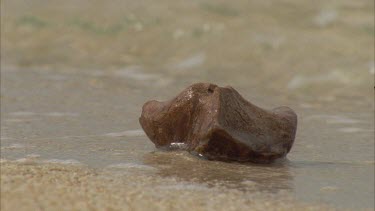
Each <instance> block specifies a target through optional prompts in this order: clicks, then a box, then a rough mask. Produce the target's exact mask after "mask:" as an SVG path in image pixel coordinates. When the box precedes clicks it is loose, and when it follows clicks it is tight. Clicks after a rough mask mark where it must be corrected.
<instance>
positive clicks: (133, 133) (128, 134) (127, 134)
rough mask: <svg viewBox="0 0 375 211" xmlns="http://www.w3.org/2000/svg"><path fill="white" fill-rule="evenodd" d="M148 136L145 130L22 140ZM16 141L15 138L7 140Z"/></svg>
mask: <svg viewBox="0 0 375 211" xmlns="http://www.w3.org/2000/svg"><path fill="white" fill-rule="evenodd" d="M145 135H146V134H145V133H144V132H143V130H126V131H122V132H113V133H105V134H97V135H78V136H60V137H42V138H22V140H50V139H67V138H86V137H103V136H104V137H141V136H145ZM7 139H15V138H7Z"/></svg>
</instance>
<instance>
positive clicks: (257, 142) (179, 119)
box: [139, 83, 297, 163]
mask: <svg viewBox="0 0 375 211" xmlns="http://www.w3.org/2000/svg"><path fill="white" fill-rule="evenodd" d="M139 122H140V124H141V126H142V128H143V130H144V131H145V132H146V134H147V136H148V137H149V138H150V140H151V141H152V142H153V143H154V144H155V146H156V147H157V148H171V149H173V148H180V149H185V150H188V151H190V152H192V153H195V154H199V155H202V156H204V157H206V158H207V159H210V160H222V161H241V162H245V161H250V162H256V163H270V162H272V161H274V160H275V159H278V158H282V157H285V156H286V154H287V153H288V152H289V151H290V149H291V147H292V145H293V142H294V138H295V134H296V129H297V115H296V114H295V112H294V111H293V110H292V109H290V108H288V107H278V108H275V109H273V110H265V109H262V108H259V107H257V106H255V105H253V104H251V103H250V102H248V101H246V100H245V99H244V98H243V97H242V96H241V95H240V94H239V93H238V92H237V91H236V90H234V89H233V88H232V87H219V86H217V85H215V84H209V83H197V84H193V85H191V86H189V87H188V88H186V89H185V90H184V91H182V92H181V93H180V94H179V95H178V96H177V97H175V98H174V99H172V100H170V101H167V102H158V101H149V102H147V103H145V104H144V105H143V109H142V115H141V117H140V118H139Z"/></svg>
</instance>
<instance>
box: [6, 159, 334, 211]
mask: <svg viewBox="0 0 375 211" xmlns="http://www.w3.org/2000/svg"><path fill="white" fill-rule="evenodd" d="M1 196H2V197H1V210H4V211H6V210H15V209H17V210H51V209H57V210H189V209H194V210H218V209H220V210H249V209H251V210H274V209H277V210H336V209H335V208H331V207H328V206H325V205H308V204H304V203H300V202H296V201H294V200H293V199H292V198H291V197H290V196H288V195H285V194H276V195H263V194H261V193H254V194H244V193H243V192H241V191H238V190H234V189H227V188H222V187H206V186H204V185H195V184H191V183H186V182H185V183H184V182H181V181H177V180H176V179H174V178H154V177H152V176H147V175H142V174H139V172H138V173H135V172H125V173H124V172H123V173H120V174H116V173H114V172H106V171H101V170H94V169H90V168H87V167H85V166H74V165H64V164H20V163H16V162H12V161H2V162H1Z"/></svg>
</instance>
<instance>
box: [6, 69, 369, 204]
mask: <svg viewBox="0 0 375 211" xmlns="http://www.w3.org/2000/svg"><path fill="white" fill-rule="evenodd" d="M4 70H5V71H4V72H3V74H2V96H3V98H2V108H1V109H2V110H1V112H2V113H1V116H2V117H1V135H2V140H1V157H2V158H5V159H10V160H17V159H21V160H19V162H27V160H29V161H35V162H50V163H65V164H73V165H76V164H83V165H88V166H90V167H93V168H99V169H102V168H108V169H109V170H114V171H139V170H142V171H141V174H152V175H156V176H159V177H174V178H178V179H180V180H181V181H187V182H189V181H190V182H195V183H196V182H198V183H199V184H202V185H204V186H206V185H217V184H220V185H222V186H225V187H228V188H234V189H238V190H242V191H244V192H245V193H246V192H254V191H255V192H256V191H260V192H268V193H278V192H279V191H281V190H284V191H288V193H289V192H290V193H292V194H293V195H294V196H295V197H296V198H297V199H298V200H301V201H303V202H310V203H317V204H322V203H323V204H324V203H327V204H330V205H334V206H335V207H342V208H353V209H354V208H370V207H373V203H374V198H373V196H374V188H373V187H374V143H373V141H374V131H373V128H374V127H373V126H374V125H373V113H372V108H371V107H368V106H367V105H363V106H361V105H357V106H355V108H352V106H353V105H351V104H350V103H349V102H345V101H342V102H340V103H339V101H336V103H335V104H331V103H326V105H319V106H317V107H315V106H314V105H311V106H308V108H306V107H307V106H306V103H301V102H298V103H296V101H286V100H285V99H283V98H282V97H279V96H276V97H272V98H267V99H268V101H267V103H270V104H271V105H272V104H275V105H276V104H283V105H289V106H291V107H293V108H294V109H295V110H296V112H297V114H298V116H299V125H298V132H297V137H296V141H295V144H294V146H293V149H292V151H291V152H290V154H289V155H288V160H287V161H283V162H280V163H275V164H272V165H253V164H238V163H224V162H214V161H207V160H204V159H200V158H198V157H195V156H193V155H190V154H189V153H186V152H183V151H175V152H163V151H157V150H155V148H154V146H153V144H152V143H151V142H150V141H149V140H148V138H147V137H146V136H145V135H144V133H143V132H142V130H141V128H140V126H139V124H138V117H139V115H140V109H141V106H142V104H143V103H144V102H145V101H146V100H148V99H152V98H158V99H166V98H168V97H171V96H173V95H174V94H176V91H177V90H179V89H180V86H175V87H176V88H175V89H171V88H170V87H169V88H168V89H166V88H164V87H161V86H155V87H153V88H150V85H149V84H144V85H143V84H138V85H137V86H134V87H133V88H129V87H131V86H132V85H131V83H134V81H133V80H129V79H126V78H125V79H122V78H120V79H119V78H117V77H116V76H114V75H111V74H104V75H101V76H96V75H90V74H89V73H86V72H84V71H82V73H80V74H78V73H76V74H74V75H72V74H69V73H64V72H59V73H57V72H56V71H55V70H53V71H44V70H30V69H29V70H22V69H18V70H11V71H10V70H9V71H7V69H6V68H5V69H4ZM52 74H54V75H56V74H59V75H60V76H61V77H64V80H59V81H56V80H52V79H50V76H51V75H52ZM93 80H96V81H100V83H102V86H101V87H100V88H97V87H95V86H92V85H90V81H93ZM140 83H142V81H141V82H140ZM244 90H245V89H244V88H242V89H241V92H242V93H244V95H245V96H246V97H248V99H253V100H252V101H253V102H254V103H256V104H259V105H264V106H266V107H268V106H269V105H266V102H265V101H262V97H259V96H250V94H247V93H246V92H244ZM109 93H111V94H109ZM337 105H340V108H337ZM341 105H345V106H341ZM25 158H26V159H25ZM143 170H144V171H143ZM184 184H185V183H184Z"/></svg>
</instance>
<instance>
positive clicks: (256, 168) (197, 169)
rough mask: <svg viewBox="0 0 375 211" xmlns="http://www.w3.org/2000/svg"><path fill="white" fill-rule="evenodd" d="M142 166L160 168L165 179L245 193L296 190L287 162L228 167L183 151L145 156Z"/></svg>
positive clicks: (222, 163) (226, 164) (237, 164)
mask: <svg viewBox="0 0 375 211" xmlns="http://www.w3.org/2000/svg"><path fill="white" fill-rule="evenodd" d="M143 162H144V163H145V164H147V165H150V166H153V167H155V168H157V169H158V170H159V171H158V173H157V174H158V175H159V176H162V177H175V178H178V179H181V180H184V181H192V182H200V183H205V184H208V185H223V186H226V187H229V188H236V189H239V190H242V191H262V192H269V193H274V192H275V193H276V192H278V191H280V190H287V191H289V190H290V191H292V190H293V175H292V174H291V172H290V170H289V167H288V164H287V163H288V161H287V160H285V161H281V162H278V163H275V164H272V165H258V164H250V163H246V164H245V163H227V162H219V161H208V160H204V159H199V158H198V157H195V156H193V155H191V154H189V153H188V152H183V151H172V152H171V151H168V152H165V151H155V152H152V153H148V154H145V155H144V160H143Z"/></svg>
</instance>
